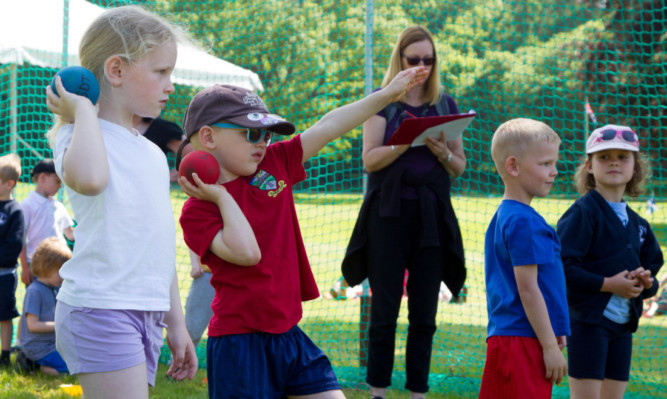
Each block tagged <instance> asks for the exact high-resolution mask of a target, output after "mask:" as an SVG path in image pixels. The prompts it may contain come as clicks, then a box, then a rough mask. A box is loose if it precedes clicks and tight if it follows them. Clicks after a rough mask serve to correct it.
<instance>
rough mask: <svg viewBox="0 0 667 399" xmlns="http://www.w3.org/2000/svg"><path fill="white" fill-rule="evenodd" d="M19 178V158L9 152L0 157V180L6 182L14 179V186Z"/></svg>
mask: <svg viewBox="0 0 667 399" xmlns="http://www.w3.org/2000/svg"><path fill="white" fill-rule="evenodd" d="M20 178H21V158H20V157H19V156H18V155H16V154H14V153H10V154H7V155H3V156H1V157H0V180H2V181H3V182H8V181H10V180H14V186H16V183H18V181H19V179H20Z"/></svg>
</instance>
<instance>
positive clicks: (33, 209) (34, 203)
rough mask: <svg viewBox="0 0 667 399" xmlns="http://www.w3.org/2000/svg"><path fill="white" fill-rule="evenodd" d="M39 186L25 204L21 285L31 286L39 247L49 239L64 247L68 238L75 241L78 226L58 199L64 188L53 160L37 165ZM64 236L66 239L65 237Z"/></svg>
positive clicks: (35, 177)
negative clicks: (34, 257)
mask: <svg viewBox="0 0 667 399" xmlns="http://www.w3.org/2000/svg"><path fill="white" fill-rule="evenodd" d="M30 178H31V179H32V181H33V183H35V190H34V191H31V192H30V194H28V196H27V197H26V198H25V199H24V200H23V201H21V208H22V209H23V217H24V219H25V244H24V246H23V250H22V251H21V281H22V282H23V284H26V285H28V284H30V282H31V281H32V275H31V274H30V261H31V260H32V254H33V253H35V250H36V249H37V246H38V245H39V244H40V243H41V242H42V240H44V239H45V238H47V237H58V238H59V239H60V240H62V242H63V243H66V241H65V238H64V237H67V239H68V240H70V241H74V227H73V226H74V222H73V221H72V218H71V217H70V216H69V214H68V213H67V209H65V205H63V204H62V202H60V201H58V200H57V199H55V198H54V195H56V193H58V191H59V190H60V186H61V181H60V178H59V177H58V175H56V168H55V164H54V162H53V159H42V160H41V161H39V162H37V164H36V165H35V167H34V168H33V169H32V172H31V173H30ZM63 235H64V237H63Z"/></svg>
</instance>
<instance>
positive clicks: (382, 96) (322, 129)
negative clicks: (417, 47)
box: [301, 66, 428, 162]
mask: <svg viewBox="0 0 667 399" xmlns="http://www.w3.org/2000/svg"><path fill="white" fill-rule="evenodd" d="M426 77H428V71H427V70H426V69H425V68H424V67H422V66H419V67H415V68H410V69H406V70H404V71H401V72H399V73H398V75H396V77H395V78H394V79H393V80H392V81H391V82H390V83H389V85H387V87H385V88H384V89H382V90H378V91H376V92H375V93H372V94H370V95H368V96H366V97H364V98H362V99H361V100H359V101H355V102H353V103H351V104H347V105H343V106H342V107H339V108H336V109H334V110H332V111H330V112H328V113H327V114H326V115H324V116H323V117H322V119H320V120H319V121H317V123H315V124H314V125H313V126H311V127H310V128H308V129H306V131H305V132H303V133H302V134H301V147H302V148H303V159H302V162H306V161H307V160H308V159H310V157H312V156H314V155H315V154H317V153H318V152H319V151H320V150H321V149H322V147H324V146H325V145H326V144H327V143H329V142H330V141H332V140H334V139H337V138H338V137H340V136H342V135H343V134H345V133H347V132H349V131H350V130H352V129H354V128H355V127H357V126H359V125H361V124H362V123H364V122H365V121H366V119H368V118H370V117H371V116H372V115H375V114H376V113H378V112H380V110H382V109H383V108H384V107H386V106H387V105H389V104H390V103H392V102H394V101H398V99H399V98H401V96H403V94H405V92H407V91H408V90H410V89H411V88H413V87H414V86H416V85H418V84H420V83H421V82H423V81H424V79H426Z"/></svg>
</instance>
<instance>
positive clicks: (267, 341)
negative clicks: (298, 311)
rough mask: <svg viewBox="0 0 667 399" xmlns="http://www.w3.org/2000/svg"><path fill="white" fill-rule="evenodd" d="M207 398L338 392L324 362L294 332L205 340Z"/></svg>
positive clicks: (318, 352)
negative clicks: (206, 341)
mask: <svg viewBox="0 0 667 399" xmlns="http://www.w3.org/2000/svg"><path fill="white" fill-rule="evenodd" d="M206 357H207V365H208V367H207V376H208V396H209V398H211V399H213V398H215V399H219V398H267V399H269V398H276V399H278V398H284V397H286V396H288V395H289V396H296V395H310V394H315V393H320V392H326V391H333V390H338V389H340V386H339V385H338V380H337V379H336V375H335V374H334V371H333V368H332V367H331V363H330V362H329V359H328V358H327V357H326V355H324V353H322V351H321V350H320V348H318V347H317V346H315V344H314V343H313V341H311V340H310V338H308V336H307V335H306V334H305V333H304V332H303V331H301V329H300V328H299V327H298V326H294V327H292V328H291V329H290V330H289V331H287V332H285V333H283V334H268V333H251V334H236V335H225V336H222V337H209V338H208V343H207V346H206Z"/></svg>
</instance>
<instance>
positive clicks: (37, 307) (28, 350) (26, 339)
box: [21, 277, 58, 360]
mask: <svg viewBox="0 0 667 399" xmlns="http://www.w3.org/2000/svg"><path fill="white" fill-rule="evenodd" d="M56 294H58V288H55V287H50V286H48V285H46V284H44V283H42V282H41V281H39V277H38V278H37V279H35V281H33V282H32V284H30V285H29V286H28V288H27V289H26V292H25V298H24V300H23V317H22V318H21V345H22V350H23V353H25V355H26V357H28V359H31V360H40V359H41V358H43V357H44V356H46V355H48V354H49V353H51V352H53V351H55V350H56V333H55V332H53V331H52V332H45V333H34V332H30V330H28V324H27V321H26V317H25V315H26V313H31V314H34V315H36V316H37V317H38V318H39V321H53V318H54V314H55V310H56Z"/></svg>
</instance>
